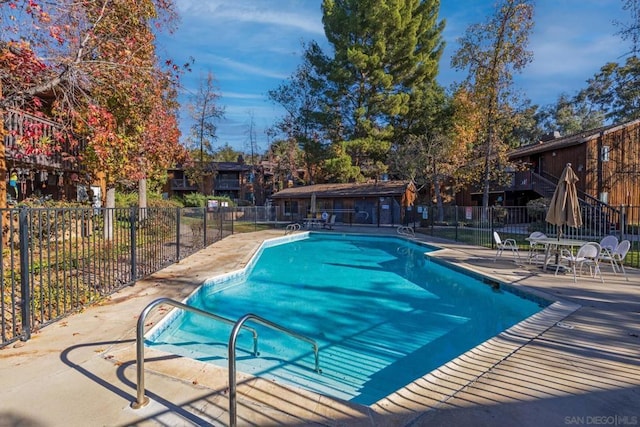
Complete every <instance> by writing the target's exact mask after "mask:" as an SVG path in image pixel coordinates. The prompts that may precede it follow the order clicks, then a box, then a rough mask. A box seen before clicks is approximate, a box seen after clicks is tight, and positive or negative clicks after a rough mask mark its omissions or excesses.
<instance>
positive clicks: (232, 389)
mask: <svg viewBox="0 0 640 427" xmlns="http://www.w3.org/2000/svg"><path fill="white" fill-rule="evenodd" d="M251 319H253V320H254V321H256V322H258V323H260V324H262V325H264V326H267V327H269V328H271V329H275V330H277V331H280V332H283V333H285V334H288V335H291V336H292V337H294V338H297V339H299V340H302V341H305V342H308V343H309V344H311V345H313V353H314V354H315V357H316V365H315V369H314V370H315V371H316V372H317V373H321V372H322V370H321V369H320V361H319V356H318V344H317V343H316V342H315V340H313V339H311V338H308V337H306V336H304V335H301V334H299V333H297V332H295V331H292V330H291V329H287V328H285V327H284V326H280V325H278V324H277V323H274V322H272V321H270V320H267V319H265V318H263V317H260V316H257V315H255V314H251V313H248V314H245V315H244V316H242V317H241V318H240V319H238V321H237V322H236V324H235V326H234V327H233V329H232V330H231V335H230V336H229V346H228V349H229V426H230V427H236V425H237V422H238V421H237V418H238V416H237V412H236V406H237V396H236V338H237V337H238V334H239V333H240V328H242V327H243V325H244V323H245V322H246V321H247V320H251Z"/></svg>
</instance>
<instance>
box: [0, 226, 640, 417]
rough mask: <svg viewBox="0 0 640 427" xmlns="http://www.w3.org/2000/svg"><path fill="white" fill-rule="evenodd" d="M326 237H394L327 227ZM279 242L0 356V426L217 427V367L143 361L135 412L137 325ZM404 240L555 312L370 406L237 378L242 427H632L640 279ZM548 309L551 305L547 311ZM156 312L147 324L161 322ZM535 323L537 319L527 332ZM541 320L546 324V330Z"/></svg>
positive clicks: (136, 290) (205, 255)
mask: <svg viewBox="0 0 640 427" xmlns="http://www.w3.org/2000/svg"><path fill="white" fill-rule="evenodd" d="M333 232H337V233H340V232H347V233H351V232H369V233H370V232H375V233H393V234H395V229H377V228H368V229H367V228H363V229H358V228H355V227H343V226H336V227H335V230H334V231H333ZM282 235H283V231H281V230H280V231H275V230H274V231H263V232H256V233H248V234H236V235H233V236H230V237H228V238H226V239H224V240H222V241H220V242H217V243H215V244H214V245H212V246H210V247H208V248H207V249H205V250H203V251H201V252H199V253H197V254H195V255H193V256H191V257H189V258H187V259H186V260H184V261H182V262H180V263H179V264H176V265H172V266H170V267H168V268H166V269H164V270H162V271H160V272H158V273H156V274H154V275H153V276H151V277H149V278H147V279H145V280H141V281H139V282H137V283H136V284H135V286H132V287H129V288H126V289H124V290H122V291H120V292H118V293H117V294H114V295H112V296H111V297H110V298H108V299H107V300H105V301H104V302H102V303H100V304H97V305H94V306H92V307H89V308H87V309H85V310H84V311H82V312H81V313H78V314H75V315H72V316H70V317H68V318H66V319H63V320H62V321H60V322H57V323H55V324H52V325H49V326H47V327H45V328H43V329H42V330H41V331H38V332H37V333H35V334H34V335H33V337H32V339H31V340H29V341H27V342H24V343H17V344H15V345H12V346H9V347H8V348H4V349H2V350H0V426H34V427H35V426H208V425H211V426H222V425H227V424H228V422H229V414H228V405H229V401H228V393H227V392H228V383H227V382H228V375H227V371H226V369H221V368H218V367H216V366H213V365H207V364H203V363H199V362H195V361H192V360H189V359H184V358H181V357H177V356H174V355H171V354H167V353H162V352H159V351H153V350H150V349H147V350H146V352H145V368H146V369H145V370H146V375H145V386H146V387H145V388H146V395H147V396H148V397H149V398H150V399H151V402H150V403H149V405H147V406H145V407H144V408H141V409H137V410H134V409H132V408H131V407H130V405H131V403H132V402H134V401H135V400H136V352H135V336H136V322H137V319H138V316H139V315H140V313H141V311H142V310H143V308H144V307H146V306H147V305H148V304H149V303H150V302H152V301H154V300H156V299H157V298H160V297H169V298H172V299H176V300H179V301H180V300H183V299H184V298H185V297H186V296H187V295H189V294H190V293H191V292H192V291H193V290H194V289H195V288H196V287H197V286H199V285H200V284H201V283H202V282H203V281H204V280H205V279H207V278H209V277H211V276H215V275H218V274H221V273H225V272H229V271H233V270H236V269H238V268H241V267H243V266H244V265H246V263H247V262H248V261H249V260H250V258H251V256H252V254H253V253H254V252H255V250H256V249H257V248H258V246H259V244H260V243H261V242H262V241H263V240H265V239H268V238H273V237H280V236H282ZM417 239H419V240H423V241H427V242H430V243H433V244H435V245H437V246H440V247H442V248H444V250H442V251H439V252H438V253H436V254H434V255H433V256H434V257H438V258H440V259H442V260H445V261H448V262H451V263H454V264H455V265H457V266H460V267H462V268H466V269H470V270H473V271H475V272H479V273H482V274H483V275H486V276H488V277H490V278H492V280H495V281H497V282H502V283H512V284H513V285H514V286H515V287H522V288H526V289H527V290H531V291H532V292H534V293H539V294H540V295H551V296H553V297H554V299H558V300H560V301H561V303H559V304H558V305H557V308H553V309H551V310H549V311H548V312H547V313H546V317H545V319H544V322H543V321H542V320H541V319H537V320H536V319H534V320H533V321H531V322H529V323H527V324H526V325H521V326H519V327H516V328H512V329H511V330H509V331H508V333H504V334H501V335H500V336H499V337H496V338H494V339H492V340H490V341H488V342H486V343H485V344H482V345H481V346H479V347H477V348H476V349H473V350H472V351H470V352H468V353H466V354H465V355H463V356H461V357H460V358H458V359H456V360H455V361H454V362H452V363H449V364H447V365H446V366H445V367H443V368H441V369H438V370H437V371H434V372H432V373H431V374H429V375H427V376H425V377H423V378H422V379H419V380H417V381H415V382H414V383H412V384H410V385H408V386H407V387H405V388H404V389H401V390H399V391H397V392H396V393H394V394H392V395H390V396H388V397H386V398H385V399H382V400H381V401H379V402H377V403H376V404H374V405H371V406H369V407H366V406H361V405H357V404H351V403H349V402H343V401H339V400H336V399H333V398H329V397H326V396H320V395H315V394H313V393H310V392H307V391H303V390H296V389H291V388H288V387H285V386H283V385H281V384H278V383H275V382H271V381H266V380H261V379H255V378H248V377H244V376H242V375H239V376H238V392H239V394H238V425H242V426H268V425H287V426H313V425H317V426H323V425H325V426H383V427H384V426H427V425H428V426H514V425H518V426H540V425H545V426H564V425H638V424H640V369H639V368H640V273H639V272H638V271H637V270H634V269H628V274H629V279H630V280H629V281H626V280H624V278H623V277H622V276H621V275H614V274H612V272H611V270H610V269H609V268H606V267H605V268H604V276H605V284H602V283H601V282H600V279H593V278H590V277H579V278H578V282H577V283H574V282H573V276H572V275H571V274H567V275H559V276H557V277H556V276H554V275H553V274H552V273H548V272H543V271H542V270H541V269H540V268H539V267H537V266H531V265H528V264H518V263H515V262H514V261H513V259H512V258H511V257H510V254H505V255H504V256H503V257H502V258H501V259H499V260H498V261H497V262H494V261H493V257H494V251H492V250H490V249H486V248H479V247H473V246H468V245H461V244H457V243H452V242H445V241H436V240H434V239H431V238H429V237H427V236H420V235H419V236H417ZM554 307H556V306H554ZM166 312H167V311H166V309H158V310H156V311H154V312H153V313H152V315H151V316H150V317H149V321H148V322H147V324H148V325H149V327H150V325H151V324H154V323H155V322H157V321H158V319H159V318H160V317H161V316H163V315H164V314H166ZM538 320H540V321H538ZM549 322H550V323H549Z"/></svg>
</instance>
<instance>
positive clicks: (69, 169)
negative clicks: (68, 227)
mask: <svg viewBox="0 0 640 427" xmlns="http://www.w3.org/2000/svg"><path fill="white" fill-rule="evenodd" d="M3 126H4V132H3V143H4V148H5V160H6V167H7V187H6V188H7V200H8V202H10V203H13V202H18V201H23V200H25V199H27V198H31V197H45V196H46V197H51V198H53V199H54V200H76V199H77V198H78V197H80V195H79V193H78V187H79V186H80V184H81V183H83V184H86V179H82V178H83V177H82V176H81V174H82V173H83V171H82V168H81V166H80V165H79V164H78V160H77V159H78V157H79V154H80V152H81V151H82V150H83V149H84V141H80V142H79V143H78V144H77V145H72V144H71V143H70V142H69V141H67V140H66V139H61V138H60V137H59V134H60V133H61V130H62V128H61V126H60V124H58V123H56V122H54V121H51V120H48V119H46V118H44V117H38V116H35V115H33V114H29V113H27V112H24V111H20V110H16V109H6V110H4V111H3ZM53 146H58V147H57V148H52V147H53ZM83 187H84V186H83ZM96 188H99V187H96ZM103 194H104V193H103Z"/></svg>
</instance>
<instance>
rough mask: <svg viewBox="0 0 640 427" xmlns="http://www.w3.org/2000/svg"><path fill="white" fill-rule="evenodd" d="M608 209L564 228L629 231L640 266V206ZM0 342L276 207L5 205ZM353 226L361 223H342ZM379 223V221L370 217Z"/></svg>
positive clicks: (515, 234) (450, 235)
mask: <svg viewBox="0 0 640 427" xmlns="http://www.w3.org/2000/svg"><path fill="white" fill-rule="evenodd" d="M616 211H617V212H618V213H617V214H615V215H613V214H612V213H611V212H604V211H602V210H601V211H596V210H594V209H589V208H584V210H583V218H584V222H585V225H584V226H583V227H581V228H579V229H565V230H564V234H565V235H567V236H570V237H576V238H580V239H583V240H594V241H599V240H600V239H601V238H602V237H604V236H605V235H607V234H615V235H616V236H617V237H619V239H621V240H622V239H629V240H631V242H632V249H631V251H630V253H629V255H628V256H627V258H626V260H625V261H626V262H625V263H626V264H628V265H630V266H634V267H639V266H640V257H639V255H638V254H639V252H640V248H639V242H640V207H632V208H629V207H627V208H626V209H619V210H616ZM0 213H1V214H2V218H3V227H2V229H0V239H1V241H2V252H0V261H1V263H0V274H1V275H2V286H1V287H0V338H1V340H0V347H3V346H5V345H7V344H9V343H12V342H14V341H17V340H27V339H29V338H30V336H31V333H32V332H33V331H35V330H37V329H38V328H41V327H43V326H45V325H47V324H50V323H51V322H54V321H56V320H58V319H60V318H62V317H64V316H66V315H68V314H70V313H73V312H75V311H77V310H80V309H81V308H82V307H84V306H86V305H88V304H92V303H94V302H96V301H98V300H100V299H101V298H104V297H105V296H106V295H109V294H111V293H113V292H115V291H117V290H119V289H121V288H122V287H125V286H128V285H130V284H132V283H134V282H135V281H136V280H138V279H141V278H144V277H146V276H148V275H150V274H152V273H154V272H156V271H158V270H160V269H162V268H164V267H166V266H168V265H170V264H172V263H175V262H178V261H180V260H182V259H184V258H185V257H187V256H189V255H191V254H193V253H194V252H197V251H199V250H201V249H203V248H205V247H206V246H208V245H210V244H212V243H213V242H215V241H217V240H219V239H221V238H223V237H226V236H228V235H230V234H232V233H242V232H251V231H256V230H262V229H268V228H281V229H283V230H284V229H285V227H286V225H287V224H286V223H279V222H277V221H276V218H279V215H278V212H277V210H276V208H275V207H270V208H266V207H244V208H218V209H215V210H207V209H206V208H148V209H139V208H125V209H91V208H25V207H23V208H13V209H4V210H1V211H0ZM407 218H410V219H411V221H412V224H413V225H414V226H415V227H416V228H418V231H420V232H422V233H426V234H430V235H433V236H437V237H442V238H446V239H449V240H454V241H460V242H466V243H469V244H472V245H477V246H486V247H493V246H494V242H493V239H492V231H494V230H497V231H499V232H500V234H501V236H502V237H503V238H515V239H516V241H517V242H518V243H519V244H520V245H522V247H523V248H525V247H526V245H528V242H527V241H526V240H525V238H526V237H527V236H528V235H529V234H530V233H531V232H533V231H536V230H539V231H543V232H545V233H546V234H547V235H549V236H555V235H556V233H557V230H556V229H555V227H553V226H551V225H549V224H547V223H546V222H545V221H544V218H543V217H542V215H541V214H537V213H535V212H531V211H529V210H527V208H525V207H502V206H500V207H492V208H489V209H486V210H485V209H482V208H480V207H456V206H449V207H445V208H443V209H442V210H438V209H437V208H435V207H424V208H420V209H415V210H413V211H412V212H411V215H407ZM337 225H338V227H337V228H336V229H337V230H340V227H339V226H340V225H343V226H347V227H348V226H350V225H356V224H344V223H343V224H337ZM371 227H374V226H371Z"/></svg>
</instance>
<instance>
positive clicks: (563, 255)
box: [555, 242, 604, 283]
mask: <svg viewBox="0 0 640 427" xmlns="http://www.w3.org/2000/svg"><path fill="white" fill-rule="evenodd" d="M599 256H600V244H599V243H597V242H588V243H586V244H585V245H583V246H580V249H578V253H577V254H575V255H574V254H573V253H572V252H571V251H570V250H569V249H561V250H560V260H559V261H560V262H558V265H557V266H556V273H555V275H558V270H560V265H561V264H562V261H566V262H567V264H568V266H569V268H570V269H571V270H573V281H574V282H576V280H577V279H576V276H577V270H578V267H580V275H582V268H583V267H584V266H585V265H587V266H588V267H589V275H590V276H591V277H595V276H596V274H600V280H601V281H602V283H604V278H603V277H602V272H601V271H600V266H599V265H598V261H599V259H598V258H599Z"/></svg>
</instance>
